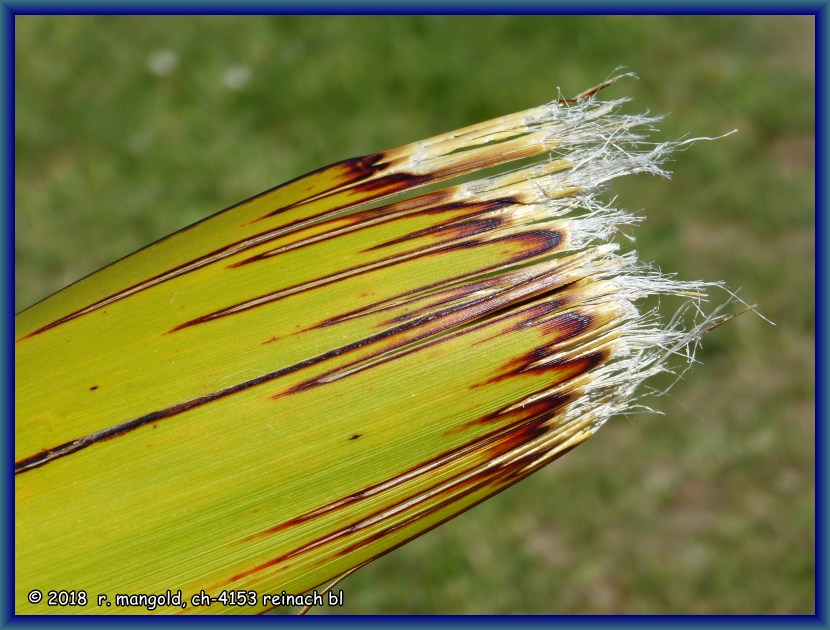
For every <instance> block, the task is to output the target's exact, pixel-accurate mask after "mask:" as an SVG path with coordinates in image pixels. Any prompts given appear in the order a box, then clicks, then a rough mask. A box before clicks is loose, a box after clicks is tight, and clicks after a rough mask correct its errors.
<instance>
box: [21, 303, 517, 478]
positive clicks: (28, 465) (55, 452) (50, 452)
mask: <svg viewBox="0 0 830 630" xmlns="http://www.w3.org/2000/svg"><path fill="white" fill-rule="evenodd" d="M515 290H516V288H513V289H511V291H515ZM487 299H494V301H495V302H496V304H497V305H498V304H500V303H502V302H504V301H505V300H506V299H509V298H504V297H502V298H501V299H499V296H496V298H487ZM483 301H485V298H482V300H479V301H478V302H477V303H474V305H473V307H472V308H471V306H470V305H464V306H463V307H461V306H458V305H456V306H455V307H454V308H450V309H445V310H444V311H441V312H439V313H438V314H437V317H436V319H438V320H440V319H441V318H442V317H443V318H448V319H447V321H446V322H445V323H444V325H443V327H441V328H439V329H438V332H440V331H442V330H446V329H448V328H450V327H452V326H453V325H456V324H459V323H464V322H466V321H472V320H474V319H477V318H478V317H481V316H483V315H486V313H487V311H488V309H487V308H486V304H484V305H482V304H480V302H483ZM456 311H463V312H462V313H461V315H460V316H459V315H456V314H455V313H456ZM423 323H424V322H423V321H421V320H414V321H409V322H405V323H402V324H400V325H399V326H396V327H394V328H391V329H388V330H385V331H383V332H381V333H378V334H375V335H371V336H369V337H366V338H364V339H360V340H357V341H354V342H352V343H349V344H346V345H344V346H341V347H339V348H334V349H332V350H329V351H327V352H324V353H322V354H320V355H317V356H315V357H311V358H309V359H305V360H303V361H300V362H298V363H295V364H293V365H290V366H287V367H284V368H280V369H278V370H274V371H273V372H270V373H268V374H264V375H261V376H258V377H256V378H253V379H250V380H248V381H244V382H242V383H237V384H236V385H233V386H230V387H227V388H225V389H222V390H219V391H216V392H212V393H211V394H207V395H205V396H199V397H197V398H193V399H191V400H188V401H185V402H182V403H179V404H177V405H173V406H170V407H167V408H165V409H160V410H157V411H154V412H151V413H148V414H145V415H143V416H140V417H138V418H135V419H133V420H129V421H127V422H122V423H120V424H117V425H115V426H112V427H108V428H106V429H102V430H100V431H96V432H94V433H90V434H89V435H86V436H83V437H80V438H77V439H75V440H71V441H69V442H64V443H63V444H59V445H57V446H55V447H52V448H48V449H44V450H43V451H41V452H39V453H36V454H34V455H31V456H29V457H26V458H24V459H22V460H19V461H17V462H16V463H15V474H18V473H22V472H25V471H27V470H32V469H34V468H37V467H39V466H42V465H44V464H46V463H48V462H50V461H53V460H55V459H58V458H60V457H64V456H66V455H69V454H71V453H75V452H77V451H80V450H82V449H84V448H86V447H88V446H91V445H92V444H95V443H97V442H100V441H102V440H105V439H109V438H111V437H116V436H119V435H123V434H126V433H128V432H130V431H132V430H134V429H137V428H139V427H141V426H144V425H145V424H148V423H150V422H154V421H157V420H162V419H165V418H170V417H174V416H176V415H179V414H181V413H183V412H185V411H189V410H190V409H194V408H196V407H199V406H202V405H205V404H208V403H211V402H213V401H215V400H219V399H221V398H224V397H226V396H230V395H232V394H235V393H237V392H240V391H244V390H246V389H249V388H251V387H255V386H257V385H260V384H262V383H266V382H268V381H271V380H274V379H276V378H280V377H282V376H284V375H286V374H290V373H292V372H296V371H297V370H300V369H303V368H306V367H309V366H312V365H315V364H318V363H321V362H323V361H327V360H328V359H331V358H334V357H336V356H339V355H342V354H345V353H348V352H351V351H353V350H356V349H358V348H361V347H365V346H368V345H371V344H373V343H376V342H379V341H383V340H385V339H391V338H393V337H394V336H395V335H398V334H400V333H402V332H405V331H407V330H410V329H412V328H416V327H417V326H419V325H421V324H423ZM435 332H436V329H435V328H431V329H428V330H426V331H425V332H423V333H421V334H420V335H415V337H414V338H405V339H403V340H402V341H400V342H399V343H397V344H391V345H390V346H387V347H382V348H380V349H379V350H378V351H377V352H375V354H374V356H377V355H379V354H381V353H383V352H388V351H389V350H394V349H396V348H399V347H401V346H403V345H406V344H409V343H412V342H413V341H417V340H420V339H423V338H424V337H427V336H429V335H432V334H435ZM369 358H371V357H369ZM364 360H365V359H364ZM297 391H299V390H297ZM277 396H280V395H279V394H278V395H277Z"/></svg>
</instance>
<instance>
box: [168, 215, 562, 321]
mask: <svg viewBox="0 0 830 630" xmlns="http://www.w3.org/2000/svg"><path fill="white" fill-rule="evenodd" d="M561 239H562V237H561V234H560V233H559V232H558V231H556V230H545V229H541V228H540V229H535V230H529V231H527V232H521V233H518V234H508V235H506V236H501V237H498V238H492V239H487V240H478V239H471V240H469V241H462V242H457V243H452V244H450V245H445V246H443V247H438V248H435V249H430V250H428V251H423V252H421V251H418V250H417V249H416V250H413V251H410V252H403V253H400V254H395V255H393V256H387V257H385V258H381V259H379V260H376V261H373V262H372V263H370V264H364V265H358V266H355V267H348V268H346V269H344V270H342V271H339V272H338V273H337V274H336V275H332V276H324V277H322V278H317V279H315V280H310V281H308V282H304V283H300V284H296V285H292V286H290V287H286V288H284V289H280V290H279V291H277V292H274V293H265V294H262V295H258V296H256V297H254V298H252V299H250V300H246V301H245V302H237V303H236V304H232V305H230V306H228V307H226V308H224V309H221V310H218V311H213V312H212V313H208V314H207V315H202V316H200V317H196V318H194V319H191V320H189V321H186V322H184V323H182V324H179V325H178V326H175V327H173V328H171V329H170V330H169V331H167V333H166V334H170V333H173V332H176V331H179V330H182V329H184V328H189V327H190V326H195V325H197V324H204V323H206V322H209V321H212V320H215V319H219V318H222V317H227V316H229V315H236V314H238V313H242V312H245V311H248V310H251V309H254V308H258V307H260V306H264V305H266V304H273V303H274V302H277V301H279V300H281V299H283V298H284V297H288V296H289V295H299V294H301V293H305V292H306V291H310V290H313V289H317V288H320V287H323V286H328V285H331V284H334V283H336V282H340V281H342V280H345V279H347V278H354V277H356V276H359V275H363V274H365V273H369V272H372V271H376V270H378V269H382V268H387V267H392V266H394V265H397V264H400V263H402V262H409V261H412V260H417V259H419V258H427V257H432V256H440V255H441V254H446V253H448V252H452V251H456V250H459V249H467V248H473V247H478V246H482V245H491V244H494V243H501V242H504V243H507V242H512V241H516V242H518V243H520V244H522V245H524V246H525V248H526V249H524V250H523V251H521V252H520V253H519V254H517V255H515V256H513V257H512V258H510V259H507V260H502V261H499V262H498V263H494V264H493V265H490V266H488V267H484V268H483V269H481V270H479V273H483V272H486V271H490V270H493V269H498V268H500V267H502V266H504V265H510V264H515V263H518V262H522V261H524V260H527V259H530V258H534V257H536V256H539V255H542V254H545V253H549V252H551V251H552V250H554V249H556V247H557V246H558V245H559V243H560V242H561Z"/></svg>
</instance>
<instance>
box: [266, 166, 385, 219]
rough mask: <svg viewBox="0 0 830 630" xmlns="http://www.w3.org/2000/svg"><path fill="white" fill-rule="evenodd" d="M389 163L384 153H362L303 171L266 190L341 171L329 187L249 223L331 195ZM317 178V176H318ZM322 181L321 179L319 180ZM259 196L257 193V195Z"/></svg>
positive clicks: (310, 187)
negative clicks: (325, 173) (329, 172)
mask: <svg viewBox="0 0 830 630" xmlns="http://www.w3.org/2000/svg"><path fill="white" fill-rule="evenodd" d="M388 166H389V164H388V162H387V161H386V153H383V152H380V153H372V154H369V155H362V156H359V157H354V158H348V159H345V160H340V161H339V162H335V163H334V164H329V165H328V166H322V167H320V168H316V169H314V170H313V171H310V172H308V173H305V174H304V175H300V176H299V177H295V178H294V179H291V180H289V181H287V182H285V183H284V184H280V185H279V186H277V187H276V188H272V189H271V190H269V191H268V192H273V191H275V190H278V189H279V188H284V187H285V186H288V185H289V184H293V183H296V182H298V181H300V180H303V179H306V178H312V177H315V176H317V175H319V174H320V173H323V172H325V171H343V172H342V174H340V175H338V176H337V178H336V181H335V183H334V185H333V186H332V187H330V188H321V189H320V190H319V191H318V192H315V193H314V196H313V197H305V198H303V199H300V200H299V201H295V202H294V203H291V204H288V205H286V206H281V207H279V208H277V209H276V210H272V211H271V212H269V213H268V214H265V215H263V216H261V217H259V218H258V219H254V220H253V221H251V223H256V222H257V221H262V220H263V219H267V218H269V217H273V216H274V215H277V214H279V213H281V212H285V211H286V210H290V209H291V208H295V207H297V206H299V205H302V204H303V203H306V202H307V201H310V200H314V199H319V198H323V197H326V196H328V195H332V194H334V193H336V192H338V191H339V190H341V189H344V188H348V187H349V186H350V185H351V184H354V183H355V182H358V181H360V180H361V179H364V178H366V177H371V176H372V175H374V174H375V173H377V172H378V171H381V170H383V169H384V168H388ZM318 180H319V178H318ZM319 181H323V180H319ZM313 184H314V182H312V185H311V186H308V187H307V188H306V192H310V191H312V190H313V189H314V186H313ZM263 194H265V193H263ZM257 196H259V195H257Z"/></svg>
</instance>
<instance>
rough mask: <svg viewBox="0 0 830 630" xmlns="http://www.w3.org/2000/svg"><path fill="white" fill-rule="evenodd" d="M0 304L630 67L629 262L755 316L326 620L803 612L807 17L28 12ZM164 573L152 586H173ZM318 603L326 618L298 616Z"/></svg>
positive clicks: (809, 103) (808, 483)
mask: <svg viewBox="0 0 830 630" xmlns="http://www.w3.org/2000/svg"><path fill="white" fill-rule="evenodd" d="M16 35H17V42H16V59H17V61H16V64H17V67H16V69H17V91H16V97H15V98H16V112H17V120H16V129H17V139H16V155H17V171H16V177H17V180H16V181H17V194H16V206H17V207H16V234H15V237H16V264H17V268H16V302H17V307H18V309H20V308H24V307H26V306H28V305H29V304H31V303H33V302H34V301H36V300H38V299H40V298H42V297H45V296H46V295H48V294H49V293H51V292H53V291H55V290H57V289H59V288H60V287H62V286H63V285H65V284H67V283H69V282H71V281H73V280H76V279H78V278H80V277H82V276H84V275H86V274H88V273H90V272H92V271H94V270H96V269H97V268H99V267H100V266H102V265H104V264H106V263H108V262H111V261H112V260H114V259H116V258H118V257H121V256H123V255H126V254H128V253H130V252H131V251H133V250H135V249H137V248H138V247H140V246H143V245H145V244H147V243H149V242H151V241H153V240H156V239H157V238H160V237H162V236H164V235H166V234H167V233H169V232H171V231H173V230H175V229H178V228H180V227H183V226H185V225H188V224H189V223H192V222H193V221H195V220H197V219H200V218H202V217H204V216H206V215H208V214H211V213H213V212H215V211H217V210H220V209H221V208H223V207H226V206H228V205H230V204H232V203H234V202H237V201H239V200H241V199H243V198H246V197H248V196H250V195H252V194H255V193H258V192H260V191H262V190H264V189H266V188H269V187H272V186H274V185H276V184H278V183H281V182H282V181H285V180H287V179H289V178H291V177H294V176H296V175H299V174H301V173H303V172H306V171H308V170H311V169H313V168H316V167H318V166H321V165H324V164H327V163H330V162H333V161H335V160H339V159H342V158H345V157H350V156H353V155H359V154H364V153H369V152H373V151H376V150H380V149H385V148H391V147H393V146H398V145H400V144H403V143H406V142H409V141H412V140H416V139H419V138H422V137H426V136H429V135H433V134H435V133H438V132H442V131H446V130H450V129H453V128H456V127H459V126H463V125H466V124H470V123H473V122H477V121H480V120H483V119H485V118H488V117H492V116H496V115H500V114H504V113H508V112H512V111H516V110H518V109H523V108H526V107H529V106H532V105H536V104H539V103H542V102H545V101H547V100H550V99H551V98H552V97H554V96H555V95H556V88H557V86H560V87H561V88H562V90H563V92H564V93H565V94H566V95H572V94H576V93H578V92H580V91H582V90H583V89H585V88H586V87H588V86H591V85H594V84H596V83H598V82H599V81H601V80H602V79H604V78H605V77H607V76H608V75H609V74H611V73H612V71H613V70H614V68H615V67H616V66H618V65H620V64H624V65H626V66H627V67H629V68H630V69H632V70H635V71H636V72H637V73H638V74H639V75H640V77H641V78H640V80H639V81H633V80H629V81H626V82H624V83H623V84H619V85H617V86H615V87H614V88H613V89H612V91H611V92H610V93H609V95H610V96H621V95H624V94H630V95H631V96H633V97H635V101H634V103H633V104H632V105H631V106H630V108H629V111H640V110H644V109H647V108H649V109H651V110H653V111H654V112H656V113H671V115H670V116H669V117H668V118H667V119H666V121H665V123H664V124H663V125H662V129H663V131H662V133H661V137H663V138H665V139H670V138H677V137H679V136H681V135H683V134H686V133H689V134H691V135H718V134H721V133H724V132H726V131H729V130H730V129H732V128H735V127H737V128H739V129H740V133H738V134H736V135H733V136H730V137H729V138H726V139H723V140H719V141H718V142H716V143H706V144H700V145H697V146H695V147H693V148H691V149H690V150H688V151H685V152H683V153H680V154H678V155H677V156H676V159H675V161H674V163H673V164H672V165H671V168H672V169H673V170H674V172H675V175H674V178H673V180H672V181H671V182H667V181H663V180H657V179H654V178H651V177H649V176H645V175H643V176H637V177H633V178H630V180H629V181H623V182H619V183H617V184H615V185H614V186H613V188H612V193H614V194H618V195H619V197H620V199H619V204H620V205H621V206H623V207H628V208H630V209H632V210H638V209H640V208H643V209H644V211H643V213H644V214H646V215H647V216H648V220H647V221H646V222H645V224H643V225H642V226H641V228H640V229H639V230H638V232H637V235H638V249H639V250H640V253H641V256H642V257H643V258H645V259H648V260H654V261H656V262H657V263H658V264H659V265H660V266H661V267H662V268H663V269H664V270H667V271H677V272H678V273H679V276H680V277H682V278H689V279H691V278H701V279H707V280H716V279H723V280H726V281H727V283H728V284H729V286H730V287H732V288H734V289H740V294H741V295H742V296H743V297H744V298H745V299H746V300H748V301H753V302H757V303H758V304H759V308H760V310H761V311H762V312H763V313H764V314H765V315H766V316H767V317H769V318H770V319H772V320H774V321H775V322H776V323H777V326H775V327H772V326H770V325H768V324H766V323H764V322H763V321H762V320H761V319H760V318H758V317H755V316H752V315H746V316H742V317H740V318H738V320H736V321H733V322H732V323H730V324H729V325H728V326H723V327H721V328H719V329H717V330H716V331H714V332H713V333H711V334H710V335H709V336H708V337H707V338H706V341H705V345H704V348H703V350H702V352H701V353H700V354H699V359H700V360H701V361H702V362H703V365H699V366H696V368H695V369H694V370H692V371H691V372H689V373H688V374H687V376H686V378H685V379H684V380H683V381H682V382H680V383H678V384H677V385H676V386H675V387H674V389H673V390H672V392H671V394H670V395H669V396H667V397H664V398H661V399H658V400H656V401H654V402H653V406H654V407H655V408H657V409H659V410H661V411H663V412H664V413H665V415H664V416H655V415H638V416H631V417H622V418H617V419H615V420H613V421H612V422H610V423H609V424H608V425H607V426H606V427H605V428H604V429H603V431H601V432H600V433H599V434H598V435H597V436H596V437H595V438H594V439H592V440H590V441H589V442H588V443H586V444H585V445H583V446H581V447H580V448H579V449H577V450H576V451H575V452H573V453H571V454H569V455H568V456H567V457H565V458H564V459H562V460H559V461H558V462H556V463H555V464H554V465H552V466H550V467H548V468H547V469H545V470H544V471H542V472H540V473H538V474H537V475H535V476H533V477H531V478H529V479H527V480H526V481H524V482H522V483H520V484H518V485H517V486H514V487H513V488H511V489H510V490H508V491H506V492H504V493H502V494H501V495H499V496H498V497H495V498H494V499H492V500H490V501H488V502H485V503H484V504H482V505H481V506H479V507H477V508H475V509H473V510H471V511H470V512H468V513H466V514H464V515H462V516H460V517H459V518H457V519H455V520H454V521H452V522H450V523H448V524H446V525H444V526H442V527H440V528H439V529H437V530H435V531H433V532H430V533H429V534H427V535H425V536H424V537H422V538H421V539H418V540H416V541H414V542H412V543H410V544H409V545H407V546H405V547H403V548H401V549H399V550H397V551H395V552H394V553H392V554H389V555H387V556H385V557H383V558H381V559H379V560H377V561H376V562H374V563H373V564H372V565H369V566H368V567H366V568H364V569H362V570H361V571H359V572H358V573H357V574H355V575H354V576H352V577H350V578H349V579H348V580H347V581H346V582H345V583H344V585H343V588H344V590H345V600H346V606H345V608H344V609H342V610H334V611H331V612H348V613H376V612H384V613H434V612H435V613H437V612H440V613H554V614H559V613H562V614H565V613H574V614H580V613H620V614H625V613H723V614H730V613H812V612H813V611H814V586H815V584H814V576H813V571H814V529H813V519H814V450H813V448H814V427H813V420H814V405H813V393H814V347H813V331H814V323H815V322H814V216H813V207H814V197H813V182H814V140H813V130H814V109H813V103H814V100H813V96H814V81H813V76H814V66H813V56H814V26H813V19H812V18H805V17H688V18H687V17H667V18H664V17H556V16H551V17H533V16H532V17H279V16H274V17H165V18H158V17H140V18H136V17H124V16H119V17H95V16H88V17H35V16H26V17H18V18H17V27H16ZM171 586H174V585H171ZM323 612H325V611H323Z"/></svg>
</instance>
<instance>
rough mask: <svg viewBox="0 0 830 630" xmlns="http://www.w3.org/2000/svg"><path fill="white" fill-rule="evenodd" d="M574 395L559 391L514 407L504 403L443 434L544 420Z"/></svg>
mask: <svg viewBox="0 0 830 630" xmlns="http://www.w3.org/2000/svg"><path fill="white" fill-rule="evenodd" d="M574 397H575V393H573V392H561V393H556V394H549V395H547V396H545V397H543V398H539V399H538V400H534V401H533V402H530V403H527V404H526V405H522V406H521V407H517V408H515V409H511V407H512V406H513V405H512V404H511V405H506V406H504V407H502V408H501V409H497V410H496V411H493V412H491V413H487V414H484V415H483V416H479V417H478V418H474V419H473V420H469V421H467V422H465V423H464V424H461V425H458V426H457V427H454V428H452V429H448V430H447V431H445V432H444V435H450V434H453V433H458V432H459V431H464V430H466V429H469V428H470V427H474V426H480V425H486V424H493V423H495V422H498V423H499V424H500V425H501V426H502V427H513V426H517V425H520V424H522V423H524V422H526V421H527V420H528V419H530V418H534V417H539V418H543V419H545V420H550V419H552V418H553V417H554V416H556V414H557V413H559V412H561V411H562V410H563V408H564V407H565V406H566V405H568V404H569V403H570V402H571V401H572V400H573V399H574Z"/></svg>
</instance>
